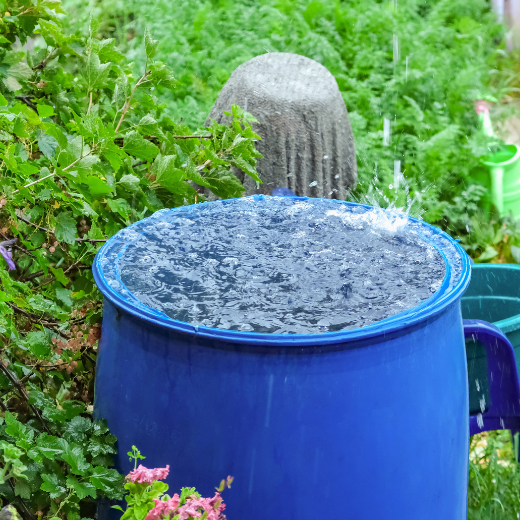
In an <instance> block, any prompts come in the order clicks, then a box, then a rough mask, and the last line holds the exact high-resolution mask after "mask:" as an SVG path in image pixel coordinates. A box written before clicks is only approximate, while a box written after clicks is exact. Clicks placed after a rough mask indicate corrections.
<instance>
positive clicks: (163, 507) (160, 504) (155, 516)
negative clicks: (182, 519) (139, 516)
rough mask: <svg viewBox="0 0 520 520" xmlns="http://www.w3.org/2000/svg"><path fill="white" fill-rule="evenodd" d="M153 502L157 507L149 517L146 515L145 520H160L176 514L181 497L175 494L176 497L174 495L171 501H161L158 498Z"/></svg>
mask: <svg viewBox="0 0 520 520" xmlns="http://www.w3.org/2000/svg"><path fill="white" fill-rule="evenodd" d="M153 501H154V502H155V506H154V508H153V509H152V510H151V511H150V512H149V513H148V515H146V518H145V519H144V520H159V519H160V518H162V517H163V516H167V515H170V514H171V513H174V512H175V510H176V509H177V507H178V506H179V495H178V494H177V493H175V495H173V497H172V498H170V499H169V500H159V499H158V498H154V499H153Z"/></svg>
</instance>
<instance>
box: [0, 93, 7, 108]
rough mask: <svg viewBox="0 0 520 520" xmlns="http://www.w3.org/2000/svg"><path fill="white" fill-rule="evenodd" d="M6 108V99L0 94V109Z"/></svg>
mask: <svg viewBox="0 0 520 520" xmlns="http://www.w3.org/2000/svg"><path fill="white" fill-rule="evenodd" d="M5 106H7V99H5V97H4V96H3V94H0V107H5Z"/></svg>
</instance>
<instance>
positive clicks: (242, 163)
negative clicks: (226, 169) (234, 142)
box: [229, 157, 262, 182]
mask: <svg viewBox="0 0 520 520" xmlns="http://www.w3.org/2000/svg"><path fill="white" fill-rule="evenodd" d="M229 162H230V164H232V165H233V166H236V167H237V168H240V169H241V170H242V171H243V172H245V173H247V174H248V175H249V176H250V177H252V178H253V179H254V180H255V181H257V182H262V180H261V179H260V177H259V176H258V174H257V173H256V170H255V169H254V168H253V166H251V165H250V164H249V163H248V162H247V161H246V160H245V159H244V158H242V157H234V158H233V159H231V160H230V161H229Z"/></svg>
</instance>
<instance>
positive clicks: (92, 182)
mask: <svg viewBox="0 0 520 520" xmlns="http://www.w3.org/2000/svg"><path fill="white" fill-rule="evenodd" d="M82 182H83V184H86V185H87V186H88V189H89V190H90V193H92V195H94V196H98V195H108V194H109V193H112V188H110V186H109V185H108V184H107V183H106V182H105V181H103V180H101V179H100V178H99V177H95V176H94V175H92V176H90V177H86V178H85V177H84V178H83V179H82Z"/></svg>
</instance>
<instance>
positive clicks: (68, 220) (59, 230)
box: [54, 211, 77, 244]
mask: <svg viewBox="0 0 520 520" xmlns="http://www.w3.org/2000/svg"><path fill="white" fill-rule="evenodd" d="M54 234H55V235H56V238H57V239H58V240H59V241H60V242H66V243H67V244H74V242H75V239H76V237H77V229H76V221H75V220H74V218H72V213H71V212H70V211H62V212H61V213H60V214H59V215H58V216H57V217H56V229H55V230H54Z"/></svg>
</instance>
